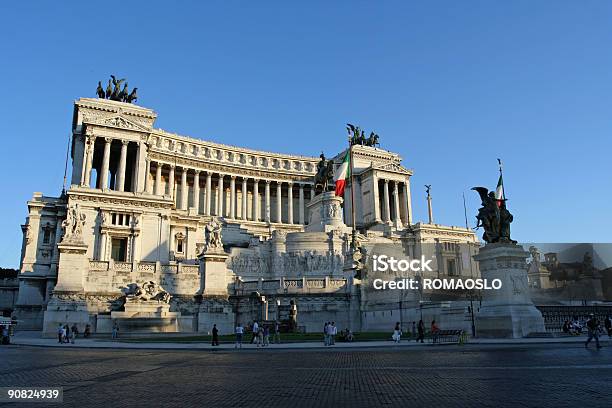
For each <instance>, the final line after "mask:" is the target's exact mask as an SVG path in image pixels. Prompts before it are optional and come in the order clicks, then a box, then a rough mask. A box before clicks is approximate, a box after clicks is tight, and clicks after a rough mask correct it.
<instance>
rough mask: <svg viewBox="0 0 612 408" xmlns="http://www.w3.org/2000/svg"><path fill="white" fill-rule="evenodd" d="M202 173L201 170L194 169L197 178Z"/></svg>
mask: <svg viewBox="0 0 612 408" xmlns="http://www.w3.org/2000/svg"><path fill="white" fill-rule="evenodd" d="M200 171H201V170H198V169H194V170H193V174H195V175H196V176H199V175H200Z"/></svg>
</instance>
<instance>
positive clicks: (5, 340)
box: [2, 324, 11, 344]
mask: <svg viewBox="0 0 612 408" xmlns="http://www.w3.org/2000/svg"><path fill="white" fill-rule="evenodd" d="M2 344H11V335H10V332H9V326H8V324H5V325H3V326H2Z"/></svg>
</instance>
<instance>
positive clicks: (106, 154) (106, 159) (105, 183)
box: [100, 137, 113, 190]
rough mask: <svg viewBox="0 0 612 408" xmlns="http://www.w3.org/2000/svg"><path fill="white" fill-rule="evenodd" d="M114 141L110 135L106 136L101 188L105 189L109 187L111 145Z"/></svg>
mask: <svg viewBox="0 0 612 408" xmlns="http://www.w3.org/2000/svg"><path fill="white" fill-rule="evenodd" d="M112 141H113V139H112V138H110V137H105V138H104V156H102V170H101V171H100V172H101V173H102V177H101V179H100V180H101V183H100V188H101V189H103V190H106V189H108V166H109V163H110V147H111V142H112Z"/></svg>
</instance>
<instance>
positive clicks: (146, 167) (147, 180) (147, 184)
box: [144, 158, 152, 194]
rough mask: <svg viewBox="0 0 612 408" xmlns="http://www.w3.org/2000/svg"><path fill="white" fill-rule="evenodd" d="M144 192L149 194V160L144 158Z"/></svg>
mask: <svg viewBox="0 0 612 408" xmlns="http://www.w3.org/2000/svg"><path fill="white" fill-rule="evenodd" d="M144 177H145V192H146V193H148V194H151V187H152V185H151V160H150V159H149V158H147V159H145V176H144Z"/></svg>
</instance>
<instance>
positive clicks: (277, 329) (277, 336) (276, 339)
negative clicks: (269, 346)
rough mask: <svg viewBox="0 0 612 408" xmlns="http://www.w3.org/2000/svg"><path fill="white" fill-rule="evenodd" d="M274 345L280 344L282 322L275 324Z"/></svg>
mask: <svg viewBox="0 0 612 408" xmlns="http://www.w3.org/2000/svg"><path fill="white" fill-rule="evenodd" d="M273 340H274V343H276V344H280V342H281V340H280V322H279V321H278V320H277V321H275V322H274V337H273Z"/></svg>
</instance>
